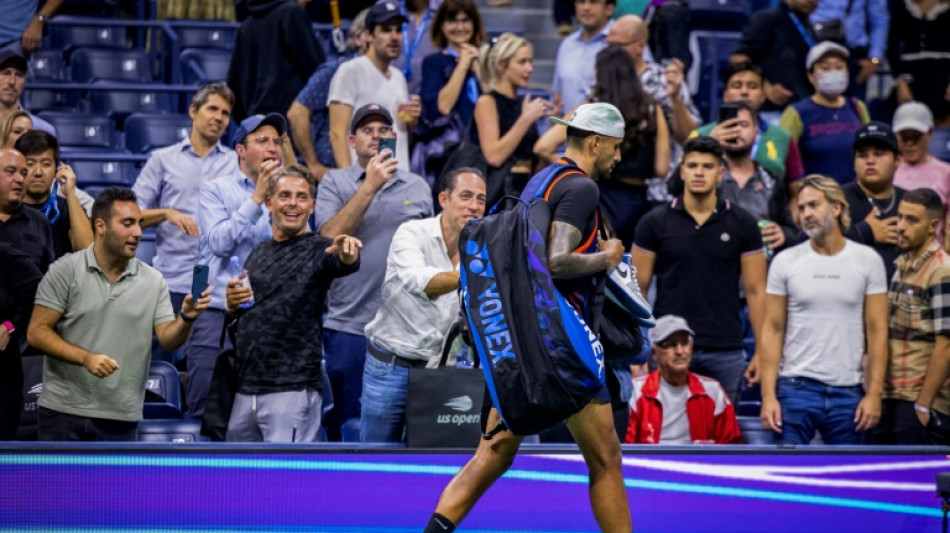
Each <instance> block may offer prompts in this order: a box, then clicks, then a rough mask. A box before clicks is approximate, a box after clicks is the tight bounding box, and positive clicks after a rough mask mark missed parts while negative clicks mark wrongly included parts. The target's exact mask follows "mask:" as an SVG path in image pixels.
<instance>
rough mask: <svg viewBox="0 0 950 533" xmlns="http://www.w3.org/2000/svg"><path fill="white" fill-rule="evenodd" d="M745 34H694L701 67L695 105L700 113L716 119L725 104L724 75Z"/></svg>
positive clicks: (708, 118)
mask: <svg viewBox="0 0 950 533" xmlns="http://www.w3.org/2000/svg"><path fill="white" fill-rule="evenodd" d="M740 37H741V34H739V33H737V32H705V31H702V32H693V38H694V39H696V44H697V46H698V48H699V57H698V58H697V62H698V64H699V68H700V79H699V87H698V88H697V90H696V98H695V103H696V107H698V108H699V113H700V115H702V116H703V117H706V119H707V120H713V119H715V117H716V113H717V112H718V110H719V105H720V104H721V103H722V93H723V91H724V90H725V87H726V84H725V80H723V79H722V73H723V72H725V70H726V69H727V68H728V66H729V54H731V53H732V51H733V50H735V48H736V44H738V42H739V38H740Z"/></svg>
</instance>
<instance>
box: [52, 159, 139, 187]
mask: <svg viewBox="0 0 950 533" xmlns="http://www.w3.org/2000/svg"><path fill="white" fill-rule="evenodd" d="M68 157H69V154H67V155H66V157H64V158H63V160H64V161H66V162H67V163H69V165H70V166H72V167H73V172H75V173H76V181H77V182H78V183H79V187H80V188H84V187H85V186H89V185H122V186H125V187H131V186H132V184H134V183H135V178H136V177H138V171H137V170H136V169H135V163H133V162H131V161H117V162H116V161H82V160H78V161H71V160H69V159H67V158H68Z"/></svg>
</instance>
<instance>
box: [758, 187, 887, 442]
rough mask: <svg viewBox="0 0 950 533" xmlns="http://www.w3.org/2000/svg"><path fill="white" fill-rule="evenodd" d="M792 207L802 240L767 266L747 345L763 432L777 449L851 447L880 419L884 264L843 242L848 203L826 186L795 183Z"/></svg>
mask: <svg viewBox="0 0 950 533" xmlns="http://www.w3.org/2000/svg"><path fill="white" fill-rule="evenodd" d="M797 206H798V214H799V220H801V224H802V229H803V230H804V231H805V233H806V234H807V235H808V237H809V240H808V241H807V242H804V243H802V244H799V245H798V246H795V247H792V248H789V249H788V250H785V251H783V252H782V253H780V254H778V255H777V256H776V257H775V260H773V261H772V267H771V268H770V269H769V278H768V289H767V296H766V304H765V321H764V324H763V325H762V335H761V342H758V343H756V346H757V354H756V358H757V359H758V362H759V372H760V377H761V383H762V412H761V418H762V424H763V425H764V426H765V427H766V428H767V429H770V430H772V431H774V432H775V435H774V438H775V442H776V444H808V443H809V442H811V440H812V438H813V437H814V436H815V432H816V431H818V432H820V433H821V438H822V441H824V443H825V444H860V443H861V442H862V437H863V435H862V433H863V432H865V431H867V430H869V429H871V428H873V427H874V426H876V425H877V423H878V421H879V420H880V416H881V390H882V387H883V383H884V369H885V367H886V366H887V280H886V279H885V278H884V263H883V261H881V257H880V256H879V255H878V254H877V253H876V252H875V251H874V250H873V249H871V248H870V247H868V246H865V245H863V244H858V243H856V242H854V241H851V240H848V239H845V238H844V234H845V232H846V231H847V230H848V226H849V225H850V223H851V218H850V216H849V214H848V202H847V200H846V199H845V196H844V193H843V192H842V191H841V187H840V186H839V185H838V184H837V182H835V181H834V180H832V179H831V178H826V177H823V176H817V175H812V176H807V177H806V178H805V179H804V180H802V187H801V189H800V190H799V191H798V196H797ZM865 332H866V336H865ZM865 342H866V346H867V363H866V367H865V370H864V371H862V364H861V363H862V361H861V360H862V355H863V354H864V348H865ZM780 362H781V367H780V366H779V363H780ZM865 372H866V375H865ZM862 383H866V384H867V386H868V389H867V391H866V392H865V390H864V387H863V386H862Z"/></svg>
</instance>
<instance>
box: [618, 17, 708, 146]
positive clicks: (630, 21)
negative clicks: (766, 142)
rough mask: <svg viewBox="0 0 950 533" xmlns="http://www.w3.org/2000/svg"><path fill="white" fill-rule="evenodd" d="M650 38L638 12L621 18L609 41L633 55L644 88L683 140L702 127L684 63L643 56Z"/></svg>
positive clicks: (674, 133)
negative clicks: (666, 63)
mask: <svg viewBox="0 0 950 533" xmlns="http://www.w3.org/2000/svg"><path fill="white" fill-rule="evenodd" d="M649 38H650V32H649V30H647V26H646V23H644V22H643V19H642V18H640V17H638V16H636V15H624V16H622V17H620V18H618V19H617V20H615V21H614V23H613V24H612V25H611V26H610V30H609V31H608V32H607V44H608V45H611V46H620V47H621V48H623V49H624V50H626V52H627V53H628V54H630V57H632V58H633V62H634V64H635V65H636V68H637V74H638V75H639V76H640V83H642V84H643V89H644V90H645V91H646V92H647V94H649V95H650V96H652V97H653V99H654V100H656V101H657V102H658V103H659V104H660V105H661V106H663V111H664V112H665V113H666V116H667V117H669V118H670V126H671V128H672V130H673V138H674V139H676V141H677V142H678V143H681V144H682V143H684V142H686V139H687V138H688V137H689V134H690V132H691V131H693V130H694V129H696V128H697V127H699V125H700V124H701V123H702V119H701V118H700V116H699V111H698V110H697V109H696V106H695V105H693V101H692V98H691V97H690V95H689V89H688V88H687V86H686V83H685V82H684V81H683V79H684V72H683V63H682V62H681V61H680V60H678V59H674V60H673V61H672V63H670V64H669V66H667V67H666V68H665V69H664V68H663V67H662V66H660V65H658V64H656V63H651V62H647V61H646V60H644V59H643V52H644V50H645V49H646V47H647V41H648V40H649Z"/></svg>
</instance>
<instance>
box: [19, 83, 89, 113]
mask: <svg viewBox="0 0 950 533" xmlns="http://www.w3.org/2000/svg"><path fill="white" fill-rule="evenodd" d="M22 98H23V107H24V108H26V109H29V110H30V111H32V112H33V113H40V112H42V111H62V112H71V113H75V112H78V111H81V110H82V104H83V102H82V94H81V93H80V91H65V90H53V89H30V88H27V89H25V90H24V91H23V97H22Z"/></svg>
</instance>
